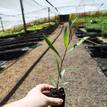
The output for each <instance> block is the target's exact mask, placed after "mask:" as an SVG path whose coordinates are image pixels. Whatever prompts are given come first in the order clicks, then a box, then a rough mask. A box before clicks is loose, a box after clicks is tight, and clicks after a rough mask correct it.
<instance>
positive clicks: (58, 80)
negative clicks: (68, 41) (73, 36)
mask: <svg viewBox="0 0 107 107" xmlns="http://www.w3.org/2000/svg"><path fill="white" fill-rule="evenodd" d="M66 53H67V48H66V49H65V52H64V55H63V58H62V60H61V64H60V70H59V71H60V73H61V71H62V66H63V62H64V59H65V56H66ZM59 82H60V75H58V79H57V88H59Z"/></svg>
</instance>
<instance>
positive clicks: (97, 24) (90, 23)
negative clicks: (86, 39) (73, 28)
mask: <svg viewBox="0 0 107 107" xmlns="http://www.w3.org/2000/svg"><path fill="white" fill-rule="evenodd" d="M81 20H82V21H83V22H84V23H82V25H84V26H85V27H86V28H97V29H101V30H102V32H107V17H106V16H82V17H79V19H78V22H80V21H81Z"/></svg>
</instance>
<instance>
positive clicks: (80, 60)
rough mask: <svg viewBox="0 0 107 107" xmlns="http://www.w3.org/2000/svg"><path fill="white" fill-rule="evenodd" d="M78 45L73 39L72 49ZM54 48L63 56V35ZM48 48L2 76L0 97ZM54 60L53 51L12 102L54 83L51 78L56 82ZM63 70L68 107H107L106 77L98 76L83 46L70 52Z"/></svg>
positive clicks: (39, 50)
mask: <svg viewBox="0 0 107 107" xmlns="http://www.w3.org/2000/svg"><path fill="white" fill-rule="evenodd" d="M65 25H67V24H65ZM59 29H60V28H59ZM58 32H59V30H58V29H57V30H56V31H55V32H54V33H53V34H52V35H51V36H50V37H52V38H54V37H55V35H57V34H58ZM77 41H78V38H76V36H74V37H73V40H72V43H71V44H70V46H69V48H71V47H72V45H73V44H74V43H76V42H77ZM54 46H55V47H56V48H57V49H58V50H59V52H60V54H63V52H64V45H63V35H61V36H60V37H59V38H58V39H57V41H56V42H55V44H54ZM46 47H47V45H46V44H44V45H43V46H42V47H41V48H40V49H34V50H33V51H32V52H30V53H29V54H28V56H27V57H26V58H25V57H24V59H23V58H22V59H23V60H22V59H21V60H19V62H17V64H15V65H14V66H13V68H11V69H10V68H9V69H8V70H7V71H5V72H4V73H2V74H0V96H1V97H2V96H3V95H4V94H3V93H6V92H8V90H9V89H10V88H9V87H11V85H12V84H15V82H16V81H17V80H18V79H19V76H17V75H19V74H20V75H22V74H23V72H24V71H25V70H27V69H28V68H29V64H30V65H31V63H32V62H34V60H35V59H36V58H37V57H38V55H40V54H41V53H42V52H43V50H44V49H45V48H46ZM54 56H55V55H54V53H53V51H52V50H49V51H48V52H47V53H46V54H45V56H44V57H43V58H42V59H41V61H40V62H39V63H38V64H37V65H36V66H35V67H34V69H33V70H32V72H31V73H30V74H29V76H28V77H27V78H26V80H25V81H24V82H23V84H22V85H21V86H20V87H19V89H18V90H17V91H16V92H15V93H14V95H13V96H12V97H11V99H10V100H9V102H12V101H15V100H18V99H21V98H23V97H24V96H25V95H26V94H27V93H28V91H29V90H30V89H31V88H33V87H35V86H36V85H37V84H40V83H51V82H50V79H49V78H51V80H52V78H54V79H56V78H57V70H56V63H55V58H54ZM27 62H28V63H27ZM16 65H17V66H16ZM15 67H16V68H15ZM64 68H66V73H65V75H64V79H63V82H64V84H63V87H64V88H65V93H66V99H65V102H66V105H65V107H107V77H106V76H105V75H104V74H103V73H102V72H101V71H100V72H99V68H98V66H97V63H96V61H95V60H94V59H93V58H92V57H91V56H90V55H89V53H88V51H87V50H86V49H85V47H84V45H81V46H80V47H78V48H77V49H75V50H74V51H73V52H68V54H67V57H66V58H65V63H64ZM23 69H24V70H23ZM11 70H12V71H11ZM13 71H14V72H13ZM22 71H23V72H22ZM9 72H10V73H9ZM19 72H20V73H19ZM7 73H8V74H7ZM12 73H13V74H12ZM10 74H11V75H10ZM1 77H2V78H1ZM14 77H16V78H14ZM12 78H13V79H12ZM1 81H2V82H1ZM4 85H5V86H4ZM9 85H10V86H9ZM61 86H62V85H61ZM4 91H6V92H4ZM1 93H2V94H1Z"/></svg>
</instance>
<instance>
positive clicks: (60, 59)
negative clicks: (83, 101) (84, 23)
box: [44, 22, 88, 107]
mask: <svg viewBox="0 0 107 107" xmlns="http://www.w3.org/2000/svg"><path fill="white" fill-rule="evenodd" d="M73 24H74V22H72V23H71V22H69V26H70V27H69V30H68V28H67V27H65V29H64V35H63V41H64V42H63V43H64V54H63V55H62V56H61V54H60V53H59V52H58V49H57V48H56V47H54V45H53V44H52V42H51V41H50V40H49V38H48V37H47V36H44V39H45V41H46V43H47V44H48V46H49V48H51V49H52V50H53V52H54V53H55V54H56V57H55V61H56V65H57V74H58V75H57V80H56V86H55V87H56V88H54V89H51V91H50V93H49V96H51V97H57V98H62V99H63V101H64V102H63V104H62V105H60V106H57V107H64V106H65V91H64V88H63V87H61V88H59V87H60V84H61V83H62V79H63V77H64V74H65V72H66V70H65V69H63V63H64V60H65V57H66V55H67V53H69V52H72V51H73V50H74V49H75V48H76V47H78V46H80V45H81V44H82V43H83V42H84V41H85V40H87V39H88V37H83V38H82V39H81V40H80V41H79V42H78V43H76V44H74V45H73V46H72V47H71V48H70V49H68V47H69V45H70V42H71V41H72V36H73V35H74V33H73V30H72V26H73ZM68 31H69V32H68ZM52 107H56V106H52Z"/></svg>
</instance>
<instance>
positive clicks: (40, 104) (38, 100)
mask: <svg viewBox="0 0 107 107" xmlns="http://www.w3.org/2000/svg"><path fill="white" fill-rule="evenodd" d="M51 88H54V87H53V86H51V85H48V84H40V85H37V86H36V87H35V88H33V89H32V90H31V91H30V92H29V93H28V94H27V96H26V97H25V99H26V103H27V105H29V106H28V107H47V106H48V105H60V104H62V102H63V100H62V99H59V98H52V97H47V96H46V95H45V94H46V93H49V92H50V89H51Z"/></svg>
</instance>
